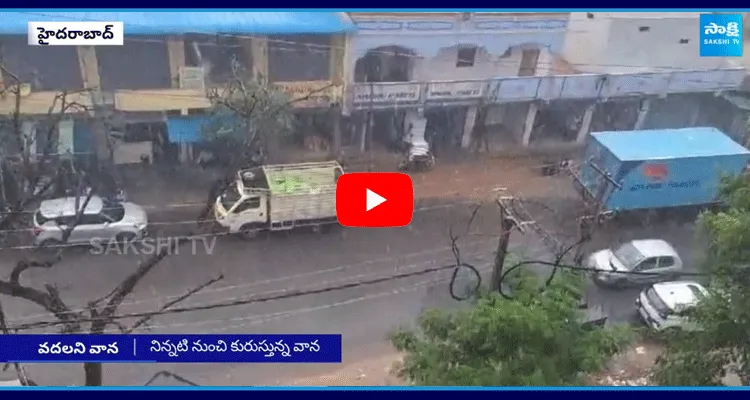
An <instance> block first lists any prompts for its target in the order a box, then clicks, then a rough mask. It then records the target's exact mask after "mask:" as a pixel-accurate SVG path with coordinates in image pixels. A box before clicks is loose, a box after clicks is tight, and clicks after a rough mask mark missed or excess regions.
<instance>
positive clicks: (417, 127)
mask: <svg viewBox="0 0 750 400" xmlns="http://www.w3.org/2000/svg"><path fill="white" fill-rule="evenodd" d="M426 127H427V120H426V119H424V118H419V119H416V120H414V121H412V122H411V123H410V124H409V132H408V133H407V134H406V135H405V137H404V144H405V145H406V154H405V155H406V157H405V158H404V160H403V161H401V163H399V166H398V169H399V170H400V171H428V170H431V169H432V168H433V167H435V155H434V154H432V150H431V149H430V144H429V143H428V142H427V140H426V139H425V129H426Z"/></svg>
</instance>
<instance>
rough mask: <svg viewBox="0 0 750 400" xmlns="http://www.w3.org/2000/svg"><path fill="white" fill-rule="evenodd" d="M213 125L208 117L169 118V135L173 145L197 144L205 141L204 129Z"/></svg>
mask: <svg viewBox="0 0 750 400" xmlns="http://www.w3.org/2000/svg"><path fill="white" fill-rule="evenodd" d="M210 123H211V117H208V116H190V117H169V118H167V135H168V136H169V141H170V142H171V143H197V142H201V141H202V140H203V136H202V132H201V131H202V129H203V127H204V126H207V125H208V124H210Z"/></svg>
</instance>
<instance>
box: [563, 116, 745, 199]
mask: <svg viewBox="0 0 750 400" xmlns="http://www.w3.org/2000/svg"><path fill="white" fill-rule="evenodd" d="M749 163H750V151H748V150H747V149H746V148H744V147H742V146H741V145H739V144H738V143H736V142H735V141H734V140H732V139H731V138H730V137H728V136H727V135H725V134H724V133H722V132H721V131H719V130H718V129H715V128H684V129H664V130H644V131H629V132H598V133H592V134H591V136H590V138H589V142H588V146H587V149H586V158H585V162H584V163H583V164H582V166H581V168H580V170H579V171H574V173H573V175H574V177H575V179H574V181H575V184H576V186H577V188H578V189H579V191H580V192H581V195H582V196H583V198H584V200H585V201H586V202H588V203H590V204H595V205H597V206H598V207H599V209H601V210H602V211H603V212H611V213H619V212H625V211H634V210H658V209H668V208H675V207H687V206H698V207H700V206H706V205H709V204H713V203H715V202H716V201H717V197H718V193H719V189H720V183H721V182H720V180H721V177H722V176H724V175H735V176H736V175H738V174H741V173H743V172H744V171H745V168H746V167H747V166H748V165H749Z"/></svg>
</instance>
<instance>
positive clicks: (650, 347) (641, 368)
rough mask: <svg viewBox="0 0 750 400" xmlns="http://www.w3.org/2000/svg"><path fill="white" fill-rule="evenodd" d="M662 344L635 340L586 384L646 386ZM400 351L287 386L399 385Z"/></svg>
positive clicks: (292, 382)
mask: <svg viewBox="0 0 750 400" xmlns="http://www.w3.org/2000/svg"><path fill="white" fill-rule="evenodd" d="M662 351H663V348H662V347H661V346H660V345H659V344H656V343H638V344H636V345H634V346H631V347H630V348H628V349H627V350H626V351H624V352H623V353H621V354H620V355H618V356H616V357H615V358H614V359H612V361H610V362H609V363H608V365H607V368H606V370H605V371H604V372H601V373H599V374H596V375H593V376H591V377H590V379H589V380H588V381H589V385H590V386H649V385H650V382H649V379H648V376H649V374H650V371H651V368H652V367H653V366H654V363H655V362H656V359H657V358H658V357H659V355H660V354H661V353H662ZM399 361H401V355H400V354H387V355H383V356H379V357H372V358H368V359H364V360H362V361H358V362H356V363H352V364H349V365H346V366H345V367H343V368H341V369H340V370H338V371H336V372H333V373H330V374H325V375H319V376H313V377H307V378H302V379H296V380H293V381H289V382H283V383H281V384H283V385H288V386H403V385H405V383H404V381H402V380H400V379H398V378H396V377H394V376H393V374H391V371H392V370H393V366H394V364H396V363H397V362H399Z"/></svg>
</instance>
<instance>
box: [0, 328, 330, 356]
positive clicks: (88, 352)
mask: <svg viewBox="0 0 750 400" xmlns="http://www.w3.org/2000/svg"><path fill="white" fill-rule="evenodd" d="M341 357H342V351H341V335H329V334H326V335H195V334H186V335H164V334H160V335H0V362H22V363H70V362H100V363H143V362H148V363H152V362H153V363H162V362H166V363H225V362H232V363H237V362H244V363H340V362H341Z"/></svg>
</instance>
